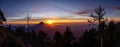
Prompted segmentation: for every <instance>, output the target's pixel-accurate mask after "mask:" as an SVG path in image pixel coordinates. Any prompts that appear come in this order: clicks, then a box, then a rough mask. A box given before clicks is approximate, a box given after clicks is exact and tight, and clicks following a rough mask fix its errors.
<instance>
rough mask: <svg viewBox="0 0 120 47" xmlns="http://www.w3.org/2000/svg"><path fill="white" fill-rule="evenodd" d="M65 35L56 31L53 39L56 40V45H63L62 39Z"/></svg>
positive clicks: (57, 46) (59, 46) (60, 46)
mask: <svg viewBox="0 0 120 47" xmlns="http://www.w3.org/2000/svg"><path fill="white" fill-rule="evenodd" d="M62 38H63V36H62V35H61V34H60V32H58V31H56V32H55V35H54V37H53V39H54V40H55V44H54V45H55V47H63V45H62V40H63V39H62Z"/></svg>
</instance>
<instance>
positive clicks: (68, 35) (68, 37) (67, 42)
mask: <svg viewBox="0 0 120 47" xmlns="http://www.w3.org/2000/svg"><path fill="white" fill-rule="evenodd" d="M74 38H75V37H74V35H73V33H72V31H71V28H70V27H67V28H66V31H65V33H64V35H63V40H64V47H71V45H72V41H73V39H74Z"/></svg>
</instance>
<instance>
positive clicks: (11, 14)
mask: <svg viewBox="0 0 120 47" xmlns="http://www.w3.org/2000/svg"><path fill="white" fill-rule="evenodd" d="M119 2H120V0H0V8H1V10H2V11H3V12H4V15H5V17H6V18H7V19H24V18H25V17H26V15H27V14H29V16H30V17H31V18H32V19H40V18H74V19H75V18H87V17H89V14H90V13H89V12H91V11H93V10H94V9H95V8H97V7H98V6H99V5H101V6H103V7H104V8H105V11H106V16H107V17H113V18H114V17H120V9H119V8H120V3H119ZM76 13H79V14H76Z"/></svg>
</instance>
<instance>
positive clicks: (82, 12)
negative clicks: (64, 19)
mask: <svg viewBox="0 0 120 47" xmlns="http://www.w3.org/2000/svg"><path fill="white" fill-rule="evenodd" d="M89 13H90V12H88V11H80V12H76V14H78V15H82V14H89Z"/></svg>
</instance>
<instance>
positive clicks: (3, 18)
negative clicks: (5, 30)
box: [0, 9, 6, 24]
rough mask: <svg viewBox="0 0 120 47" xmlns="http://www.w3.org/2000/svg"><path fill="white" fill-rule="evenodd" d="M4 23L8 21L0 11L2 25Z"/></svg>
mask: <svg viewBox="0 0 120 47" xmlns="http://www.w3.org/2000/svg"><path fill="white" fill-rule="evenodd" d="M4 21H6V19H5V17H4V14H3V12H2V11H1V9H0V24H2V23H3V22H4Z"/></svg>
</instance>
